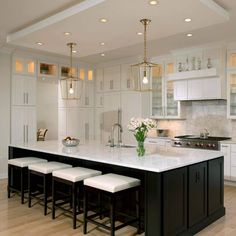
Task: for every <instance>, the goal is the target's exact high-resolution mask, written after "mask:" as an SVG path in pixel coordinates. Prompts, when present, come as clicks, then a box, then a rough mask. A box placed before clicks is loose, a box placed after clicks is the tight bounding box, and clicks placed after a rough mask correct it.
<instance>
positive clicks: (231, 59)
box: [228, 52, 236, 68]
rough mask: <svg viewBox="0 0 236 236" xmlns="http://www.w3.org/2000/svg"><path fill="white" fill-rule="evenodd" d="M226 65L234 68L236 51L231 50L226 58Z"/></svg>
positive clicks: (235, 65)
mask: <svg viewBox="0 0 236 236" xmlns="http://www.w3.org/2000/svg"><path fill="white" fill-rule="evenodd" d="M228 67H235V68H236V52H232V53H230V55H229V58H228Z"/></svg>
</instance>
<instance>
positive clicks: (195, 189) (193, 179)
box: [188, 162, 207, 227]
mask: <svg viewBox="0 0 236 236" xmlns="http://www.w3.org/2000/svg"><path fill="white" fill-rule="evenodd" d="M188 189H189V191H188V199H189V203H188V226H189V227H192V226H193V225H195V224H196V223H198V222H200V221H201V220H203V219H204V218H206V216H207V163H206V162H203V163H200V164H196V165H192V166H190V167H189V175H188Z"/></svg>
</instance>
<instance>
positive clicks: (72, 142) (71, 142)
mask: <svg viewBox="0 0 236 236" xmlns="http://www.w3.org/2000/svg"><path fill="white" fill-rule="evenodd" d="M79 143H80V140H79V139H77V138H71V137H66V138H65V139H62V144H63V145H64V146H65V147H76V146H78V145H79Z"/></svg>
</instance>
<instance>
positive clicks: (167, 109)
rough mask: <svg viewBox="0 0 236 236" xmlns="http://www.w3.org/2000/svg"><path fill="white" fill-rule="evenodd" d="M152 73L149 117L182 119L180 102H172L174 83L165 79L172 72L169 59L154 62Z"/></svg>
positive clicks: (171, 63) (171, 62) (171, 61)
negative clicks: (155, 64) (156, 65)
mask: <svg viewBox="0 0 236 236" xmlns="http://www.w3.org/2000/svg"><path fill="white" fill-rule="evenodd" d="M156 63H157V64H158V65H159V66H158V67H157V68H154V69H153V71H152V92H151V117H153V118H157V119H180V118H182V115H183V114H181V106H180V102H178V101H175V100H174V82H173V81H168V80H167V78H168V76H170V75H171V74H173V72H174V62H173V60H171V59H168V58H166V59H162V60H160V61H156Z"/></svg>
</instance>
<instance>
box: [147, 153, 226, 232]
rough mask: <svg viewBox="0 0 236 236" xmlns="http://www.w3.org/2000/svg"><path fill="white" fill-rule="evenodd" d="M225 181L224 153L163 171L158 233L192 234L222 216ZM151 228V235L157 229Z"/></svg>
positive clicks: (223, 211) (223, 212)
mask: <svg viewBox="0 0 236 236" xmlns="http://www.w3.org/2000/svg"><path fill="white" fill-rule="evenodd" d="M223 181H224V159H223V158H222V157H220V158H217V159H213V160H210V161H205V162H201V163H198V164H194V165H190V166H186V167H182V168H178V169H175V170H170V171H166V172H164V173H162V181H161V182H162V187H161V189H162V196H161V199H162V200H161V204H160V205H156V206H157V208H158V207H160V206H161V208H162V213H161V214H160V217H161V218H162V219H163V223H162V230H159V233H157V234H156V235H167V236H172V235H173V236H174V235H182V234H183V235H185V234H186V235H189V234H188V233H190V235H193V234H195V233H197V232H199V231H200V230H201V229H203V228H204V227H206V226H207V225H209V224H210V223H212V222H214V221H215V220H216V219H218V218H220V217H222V216H223V215H224V214H225V209H224V185H223V184H224V183H223ZM152 188H153V186H152ZM157 188H158V187H157ZM157 196H158V195H157ZM147 214H148V216H149V212H148V213H147ZM152 214H153V213H150V216H152ZM156 215H157V216H158V214H156ZM148 216H147V217H148ZM151 230H152V231H149V229H147V232H148V235H153V236H154V235H155V234H153V233H152V232H155V230H156V232H157V229H154V228H151ZM149 232H151V233H149Z"/></svg>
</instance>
